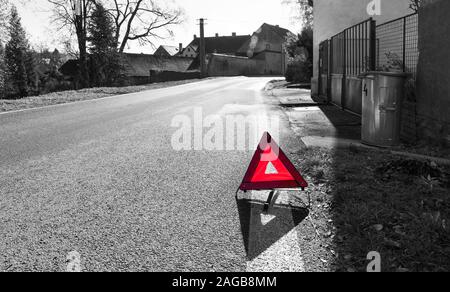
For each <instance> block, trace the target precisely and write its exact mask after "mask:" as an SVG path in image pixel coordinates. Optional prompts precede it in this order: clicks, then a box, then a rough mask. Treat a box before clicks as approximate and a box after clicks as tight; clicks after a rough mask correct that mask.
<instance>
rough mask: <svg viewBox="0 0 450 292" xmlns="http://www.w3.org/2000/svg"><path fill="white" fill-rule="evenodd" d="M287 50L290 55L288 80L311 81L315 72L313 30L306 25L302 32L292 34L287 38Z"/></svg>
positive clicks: (287, 70)
mask: <svg viewBox="0 0 450 292" xmlns="http://www.w3.org/2000/svg"><path fill="white" fill-rule="evenodd" d="M286 52H287V54H288V56H289V62H288V66H287V68H286V74H285V77H286V80H287V81H288V82H296V83H310V82H311V78H312V73H313V30H312V28H311V27H310V26H307V27H305V28H304V29H303V30H302V32H301V34H299V35H292V36H290V37H289V38H288V40H287V46H286Z"/></svg>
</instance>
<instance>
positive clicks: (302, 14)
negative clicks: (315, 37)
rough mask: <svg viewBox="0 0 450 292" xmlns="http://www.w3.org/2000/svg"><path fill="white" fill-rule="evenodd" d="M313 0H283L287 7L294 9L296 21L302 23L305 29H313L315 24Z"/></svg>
mask: <svg viewBox="0 0 450 292" xmlns="http://www.w3.org/2000/svg"><path fill="white" fill-rule="evenodd" d="M313 2H314V1H313V0H282V3H283V4H285V5H291V6H293V7H294V10H295V11H294V12H295V17H294V18H295V21H300V22H301V23H302V24H303V27H312V25H313V22H314V12H313V6H314V3H313Z"/></svg>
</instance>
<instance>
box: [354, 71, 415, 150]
mask: <svg viewBox="0 0 450 292" xmlns="http://www.w3.org/2000/svg"><path fill="white" fill-rule="evenodd" d="M360 77H361V78H362V79H363V82H362V96H363V98H362V106H363V109H362V133H361V136H362V142H363V143H364V144H368V145H372V146H380V147H392V146H397V145H399V144H400V129H401V106H402V101H403V96H404V86H405V81H406V78H407V77H408V74H405V73H400V72H367V73H364V74H363V75H362V76H360Z"/></svg>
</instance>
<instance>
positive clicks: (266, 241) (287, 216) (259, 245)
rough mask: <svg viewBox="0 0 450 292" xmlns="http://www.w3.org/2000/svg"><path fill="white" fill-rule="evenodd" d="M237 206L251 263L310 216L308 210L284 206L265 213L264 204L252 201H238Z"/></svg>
mask: <svg viewBox="0 0 450 292" xmlns="http://www.w3.org/2000/svg"><path fill="white" fill-rule="evenodd" d="M236 204H237V207H238V211H239V219H240V223H241V231H242V237H243V240H244V246H245V251H246V253H247V258H248V260H249V261H251V260H253V259H255V258H256V257H258V256H259V255H260V254H262V253H263V252H264V251H266V250H267V249H268V248H270V247H271V246H272V245H273V244H274V243H276V242H277V241H278V240H280V239H281V238H282V237H284V236H285V235H286V234H288V233H289V232H290V231H291V230H293V229H294V228H295V227H296V226H298V225H299V224H300V223H302V222H303V221H304V220H305V218H306V217H308V215H309V210H308V209H306V208H301V207H294V206H282V205H275V206H273V207H272V208H270V209H269V212H268V213H264V212H263V209H264V203H263V202H259V201H253V200H250V199H236ZM261 215H263V216H261ZM263 221H265V222H263Z"/></svg>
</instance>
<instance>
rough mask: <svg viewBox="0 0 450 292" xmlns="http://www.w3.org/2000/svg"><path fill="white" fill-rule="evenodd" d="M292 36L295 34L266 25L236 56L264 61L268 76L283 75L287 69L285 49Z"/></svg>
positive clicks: (259, 29) (275, 26)
mask: <svg viewBox="0 0 450 292" xmlns="http://www.w3.org/2000/svg"><path fill="white" fill-rule="evenodd" d="M291 35H293V33H292V32H290V31H289V30H287V29H285V28H282V27H280V26H278V25H270V24H267V23H264V24H263V25H262V26H261V27H260V28H258V30H256V31H255V32H254V33H253V35H252V36H251V38H250V39H249V40H247V41H246V42H245V43H244V44H243V45H242V46H241V47H240V48H239V49H238V51H237V53H236V54H237V55H238V56H244V57H248V58H252V59H256V60H262V61H264V63H265V68H264V72H266V74H269V75H283V74H284V72H285V71H286V67H287V66H286V65H287V55H286V53H285V49H284V47H285V44H286V42H287V39H288V37H289V36H291Z"/></svg>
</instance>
